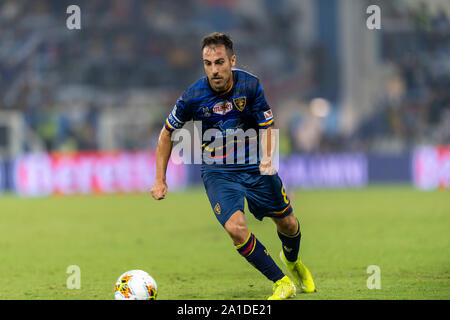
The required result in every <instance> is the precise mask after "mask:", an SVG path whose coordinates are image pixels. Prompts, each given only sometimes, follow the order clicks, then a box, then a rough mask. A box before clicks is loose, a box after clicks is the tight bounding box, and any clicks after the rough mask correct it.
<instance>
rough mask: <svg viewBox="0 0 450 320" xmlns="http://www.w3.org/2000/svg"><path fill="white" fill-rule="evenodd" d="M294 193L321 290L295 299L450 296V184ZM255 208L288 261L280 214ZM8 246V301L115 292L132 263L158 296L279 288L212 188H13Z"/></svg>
mask: <svg viewBox="0 0 450 320" xmlns="http://www.w3.org/2000/svg"><path fill="white" fill-rule="evenodd" d="M293 203H294V212H295V214H296V216H297V217H298V218H299V220H300V223H301V230H302V242H301V255H302V260H303V262H304V263H305V264H306V265H307V266H308V268H309V269H310V270H311V273H312V274H313V277H314V279H315V282H316V286H317V289H318V292H316V293H314V294H297V296H296V297H295V298H294V299H298V300H304V299H390V300H393V299H395V300H397V299H450V236H449V227H450V192H449V191H444V190H436V191H431V192H420V191H416V190H414V189H413V188H411V187H369V188H366V189H359V190H321V191H298V192H296V194H295V197H294V200H293ZM246 217H247V223H248V226H249V229H250V230H251V231H252V232H254V233H255V235H256V236H257V237H258V238H259V239H260V240H261V242H262V243H263V244H264V245H265V246H266V247H267V248H268V249H269V252H270V253H271V255H272V256H273V257H274V259H275V261H276V262H277V263H278V264H279V265H280V266H281V263H280V261H279V258H278V254H279V251H280V248H281V246H280V242H279V239H278V237H277V235H276V232H275V225H274V224H273V222H272V221H271V220H270V219H265V220H264V221H263V222H259V221H257V220H256V219H255V218H254V217H253V216H252V215H251V214H250V213H248V212H247V213H246ZM0 252H1V263H0V274H1V275H2V278H3V281H4V283H5V284H6V285H4V286H3V288H2V290H1V291H0V299H27V300H28V299H33V300H34V299H101V300H103V299H114V295H113V287H114V283H115V281H116V279H117V278H118V276H119V275H120V274H121V273H123V272H125V271H127V270H131V269H143V270H145V271H147V272H148V273H150V274H151V275H152V276H153V277H154V278H155V280H156V281H157V283H158V287H159V288H158V289H159V295H158V299H174V300H182V299H194V300H195V299H199V300H201V299H213V300H232V299H266V298H267V297H268V296H269V295H270V293H271V290H272V284H271V283H270V282H269V281H268V280H266V279H265V278H264V277H263V276H262V275H261V274H259V273H258V272H257V271H256V270H255V269H254V268H252V267H251V266H250V265H249V264H248V263H247V262H246V261H245V259H244V258H242V257H240V256H239V254H238V253H237V252H236V251H235V250H234V248H233V245H232V243H231V240H230V239H229V238H228V235H227V234H226V233H225V231H224V230H223V229H222V227H221V226H220V224H219V223H218V222H217V221H216V218H215V217H214V214H213V213H212V210H211V208H210V205H209V202H208V200H207V197H206V194H205V193H204V191H203V189H189V190H186V191H185V192H180V193H169V194H168V196H167V198H166V199H165V200H162V201H154V200H153V199H152V198H151V196H150V195H115V196H68V197H47V198H37V199H30V198H19V197H16V196H11V195H3V196H0ZM70 265H77V266H79V267H80V270H81V288H80V289H68V288H67V285H66V281H67V278H68V277H69V276H70V274H68V273H66V271H67V268H68V266H70ZM370 265H377V266H379V267H380V270H381V289H379V290H377V289H372V290H369V289H368V288H367V285H366V282H367V279H368V277H369V276H370V274H368V273H367V267H368V266H370ZM282 269H283V270H284V271H286V270H285V269H284V267H282Z"/></svg>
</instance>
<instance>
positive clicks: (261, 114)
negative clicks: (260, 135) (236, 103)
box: [252, 80, 274, 129]
mask: <svg viewBox="0 0 450 320" xmlns="http://www.w3.org/2000/svg"><path fill="white" fill-rule="evenodd" d="M252 115H253V117H254V118H255V119H256V121H257V122H258V126H259V128H261V129H265V128H269V127H271V126H273V125H274V119H273V114H272V109H271V108H270V106H269V104H268V103H267V101H266V98H265V97H264V90H263V87H262V86H261V84H260V82H259V80H257V82H256V88H255V95H254V99H253V105H252Z"/></svg>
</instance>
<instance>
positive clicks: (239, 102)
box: [233, 97, 247, 111]
mask: <svg viewBox="0 0 450 320" xmlns="http://www.w3.org/2000/svg"><path fill="white" fill-rule="evenodd" d="M233 103H234V106H235V107H236V109H238V110H239V111H242V110H244V108H245V104H246V103H247V97H239V98H234V99H233Z"/></svg>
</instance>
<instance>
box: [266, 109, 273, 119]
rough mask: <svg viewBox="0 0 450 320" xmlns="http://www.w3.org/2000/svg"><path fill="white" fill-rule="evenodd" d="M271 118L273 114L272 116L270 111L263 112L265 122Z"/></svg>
mask: <svg viewBox="0 0 450 320" xmlns="http://www.w3.org/2000/svg"><path fill="white" fill-rule="evenodd" d="M272 117H273V114H272V110H271V109H269V110H267V111H265V112H264V118H266V120H269V119H270V118H272Z"/></svg>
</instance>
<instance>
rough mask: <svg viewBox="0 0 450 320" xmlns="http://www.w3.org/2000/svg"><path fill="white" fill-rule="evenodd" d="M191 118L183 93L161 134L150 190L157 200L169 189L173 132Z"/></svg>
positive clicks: (164, 195) (163, 196)
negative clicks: (167, 174)
mask: <svg viewBox="0 0 450 320" xmlns="http://www.w3.org/2000/svg"><path fill="white" fill-rule="evenodd" d="M191 119H192V114H191V111H190V109H189V107H188V104H187V102H186V99H185V95H183V96H181V97H180V98H178V100H177V103H176V104H175V106H174V107H173V110H172V112H171V113H170V114H169V116H168V117H167V119H166V123H165V124H164V127H163V128H162V130H161V133H160V134H159V138H158V145H157V147H156V173H155V184H154V185H153V187H152V189H151V190H150V193H151V194H152V197H153V198H154V199H155V200H161V199H164V198H165V197H166V193H167V189H168V187H167V183H166V172H167V164H168V163H169V159H170V154H171V152H172V146H173V141H172V132H173V131H174V130H176V129H180V128H182V127H183V125H184V124H185V123H186V121H189V120H191Z"/></svg>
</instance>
